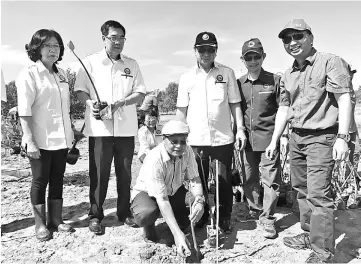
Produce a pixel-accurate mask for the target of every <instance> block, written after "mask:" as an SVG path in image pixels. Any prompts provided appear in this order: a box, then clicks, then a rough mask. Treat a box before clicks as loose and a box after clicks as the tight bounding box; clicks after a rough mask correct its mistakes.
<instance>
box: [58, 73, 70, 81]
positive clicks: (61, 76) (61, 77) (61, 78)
mask: <svg viewBox="0 0 361 264" xmlns="http://www.w3.org/2000/svg"><path fill="white" fill-rule="evenodd" d="M58 76H59V79H60V82H61V83H68V82H67V81H66V79H65V77H64V75H61V74H59V75H58Z"/></svg>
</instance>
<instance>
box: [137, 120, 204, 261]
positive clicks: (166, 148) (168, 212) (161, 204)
mask: <svg viewBox="0 0 361 264" xmlns="http://www.w3.org/2000/svg"><path fill="white" fill-rule="evenodd" d="M188 133H189V128H188V126H187V125H186V124H185V123H184V122H182V121H176V120H171V121H169V122H168V123H166V124H165V125H164V127H163V129H162V134H163V137H164V138H163V141H162V142H161V143H160V144H159V145H158V146H157V147H155V148H154V149H152V150H151V151H150V152H149V153H148V154H147V156H146V158H145V159H144V163H143V166H142V168H141V169H140V172H139V176H138V178H137V182H136V184H135V186H134V188H133V191H132V194H131V199H132V204H131V210H132V213H133V216H134V220H135V222H136V224H137V225H139V226H142V227H143V228H144V238H145V240H146V241H149V240H150V241H153V242H156V241H158V237H157V233H156V230H155V224H154V223H155V221H156V220H157V218H158V216H159V212H161V213H162V215H163V218H164V219H165V221H166V223H167V224H168V226H169V228H170V230H171V232H172V234H173V236H174V241H175V244H176V246H177V251H178V253H179V254H180V255H181V256H183V257H184V256H186V255H190V249H189V242H188V240H187V238H186V236H185V235H184V233H183V231H182V230H184V229H186V228H187V227H188V226H189V224H190V221H192V223H194V224H195V223H196V222H198V221H199V219H200V218H201V217H202V215H203V211H204V208H203V207H204V196H203V191H202V184H201V180H200V177H199V174H198V169H197V163H196V160H195V158H194V154H193V151H192V149H191V147H190V146H188V145H187V136H188ZM184 181H189V189H190V191H191V193H192V195H193V196H194V197H195V198H194V202H193V205H192V214H191V215H189V211H188V209H187V207H186V203H185V197H186V192H187V190H186V188H185V187H184V185H183V182H184Z"/></svg>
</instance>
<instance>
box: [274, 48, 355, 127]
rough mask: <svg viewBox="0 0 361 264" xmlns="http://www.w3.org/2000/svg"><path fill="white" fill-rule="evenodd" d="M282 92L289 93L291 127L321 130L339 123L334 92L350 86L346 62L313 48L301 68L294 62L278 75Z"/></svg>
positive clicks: (344, 91)
mask: <svg viewBox="0 0 361 264" xmlns="http://www.w3.org/2000/svg"><path fill="white" fill-rule="evenodd" d="M280 87H281V92H282V89H286V91H287V94H288V96H289V99H290V102H291V107H290V110H291V111H290V120H291V125H292V127H293V128H302V129H312V130H320V129H327V128H330V127H334V126H336V125H337V123H338V105H337V101H336V98H335V96H334V94H337V93H338V94H341V93H349V92H350V91H351V89H352V84H351V76H350V73H349V70H348V65H347V63H346V62H345V61H344V60H343V59H341V58H340V57H338V56H336V55H333V54H329V53H322V52H318V51H316V49H314V48H313V49H312V51H311V54H310V56H309V57H308V58H307V59H306V61H305V63H304V65H303V66H302V68H300V67H298V64H297V61H295V62H294V63H293V65H292V67H291V68H290V69H288V70H287V71H286V72H285V73H284V75H283V76H282V78H281V83H280Z"/></svg>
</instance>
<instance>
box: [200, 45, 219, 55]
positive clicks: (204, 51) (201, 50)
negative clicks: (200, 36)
mask: <svg viewBox="0 0 361 264" xmlns="http://www.w3.org/2000/svg"><path fill="white" fill-rule="evenodd" d="M197 50H198V52H199V53H200V54H204V53H206V52H208V53H209V54H213V53H215V52H216V49H215V48H213V47H197Z"/></svg>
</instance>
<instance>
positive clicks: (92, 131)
mask: <svg viewBox="0 0 361 264" xmlns="http://www.w3.org/2000/svg"><path fill="white" fill-rule="evenodd" d="M83 63H84V65H85V67H86V68H87V70H88V72H89V74H90V76H91V78H92V80H93V82H94V85H95V87H96V89H97V91H98V94H99V97H100V100H101V101H106V102H108V104H111V103H114V102H115V101H117V100H120V99H124V98H125V97H127V96H129V95H130V94H132V93H136V92H138V93H144V94H145V92H146V90H145V85H144V80H143V76H142V73H141V72H140V69H139V65H138V63H137V62H136V61H135V60H134V59H131V58H129V57H127V56H125V55H122V54H121V55H120V59H119V60H117V61H112V60H110V59H109V57H108V55H107V53H106V51H105V49H103V50H102V51H100V52H97V53H94V54H92V55H89V56H88V57H86V58H85V59H84V60H83ZM74 91H84V92H86V93H87V94H89V95H90V98H91V99H93V100H97V97H96V94H95V91H94V88H93V85H92V84H91V82H90V80H89V78H88V76H87V74H86V72H85V70H84V69H83V68H82V67H81V68H79V69H78V71H77V75H76V81H75V85H74ZM137 131H138V119H137V111H136V106H135V104H132V105H127V106H124V107H122V108H121V109H119V110H117V111H116V112H115V113H114V116H113V119H112V120H97V119H95V118H94V117H93V115H92V113H91V112H90V109H89V107H88V106H87V107H86V111H85V129H84V134H86V135H87V136H95V137H106V136H114V137H130V136H135V135H136V134H137Z"/></svg>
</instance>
